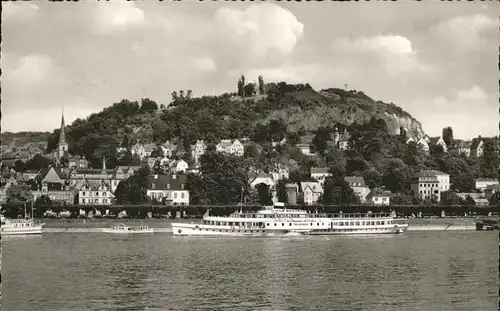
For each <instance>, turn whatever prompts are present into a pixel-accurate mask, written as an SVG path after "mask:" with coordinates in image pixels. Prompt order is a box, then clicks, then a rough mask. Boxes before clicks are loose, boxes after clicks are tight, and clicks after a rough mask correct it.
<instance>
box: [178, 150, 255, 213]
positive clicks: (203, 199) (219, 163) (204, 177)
mask: <svg viewBox="0 0 500 311" xmlns="http://www.w3.org/2000/svg"><path fill="white" fill-rule="evenodd" d="M200 161H201V169H200V171H201V176H198V177H189V176H188V186H187V187H188V188H189V189H190V190H191V193H193V195H195V196H196V197H193V196H192V199H193V200H192V202H193V203H194V202H199V203H198V204H236V203H237V202H240V200H241V195H242V191H243V194H244V195H246V196H248V194H249V192H248V176H247V170H246V168H245V167H244V166H243V159H241V158H239V157H236V156H232V155H224V154H220V153H216V152H213V151H208V150H207V152H206V153H205V154H204V155H202V156H201V157H200Z"/></svg>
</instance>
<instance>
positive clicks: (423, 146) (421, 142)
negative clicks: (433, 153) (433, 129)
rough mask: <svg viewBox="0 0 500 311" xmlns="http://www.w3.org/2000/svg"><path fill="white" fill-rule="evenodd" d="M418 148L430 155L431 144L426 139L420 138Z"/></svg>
mask: <svg viewBox="0 0 500 311" xmlns="http://www.w3.org/2000/svg"><path fill="white" fill-rule="evenodd" d="M417 146H419V147H420V148H421V149H422V150H423V151H424V152H425V153H429V143H427V141H426V140H425V139H424V138H420V139H419V140H418V141H417Z"/></svg>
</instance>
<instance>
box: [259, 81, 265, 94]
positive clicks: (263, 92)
mask: <svg viewBox="0 0 500 311" xmlns="http://www.w3.org/2000/svg"><path fill="white" fill-rule="evenodd" d="M259 94H261V95H262V94H265V89H264V78H262V76H259Z"/></svg>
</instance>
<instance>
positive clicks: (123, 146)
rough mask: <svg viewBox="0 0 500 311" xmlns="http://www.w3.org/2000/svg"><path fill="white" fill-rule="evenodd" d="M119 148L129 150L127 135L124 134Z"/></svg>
mask: <svg viewBox="0 0 500 311" xmlns="http://www.w3.org/2000/svg"><path fill="white" fill-rule="evenodd" d="M120 147H122V148H127V149H129V148H130V141H129V138H128V135H127V134H125V136H124V137H123V140H122V143H121V145H120Z"/></svg>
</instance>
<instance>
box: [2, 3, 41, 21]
mask: <svg viewBox="0 0 500 311" xmlns="http://www.w3.org/2000/svg"><path fill="white" fill-rule="evenodd" d="M38 9H39V7H38V5H37V4H36V3H26V2H18V3H16V2H12V1H6V2H2V19H3V20H4V21H6V20H9V21H10V20H13V19H17V20H28V19H30V18H32V17H34V16H35V14H36V12H37V11H38Z"/></svg>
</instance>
